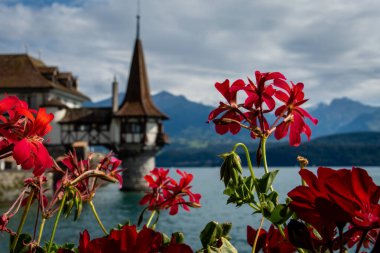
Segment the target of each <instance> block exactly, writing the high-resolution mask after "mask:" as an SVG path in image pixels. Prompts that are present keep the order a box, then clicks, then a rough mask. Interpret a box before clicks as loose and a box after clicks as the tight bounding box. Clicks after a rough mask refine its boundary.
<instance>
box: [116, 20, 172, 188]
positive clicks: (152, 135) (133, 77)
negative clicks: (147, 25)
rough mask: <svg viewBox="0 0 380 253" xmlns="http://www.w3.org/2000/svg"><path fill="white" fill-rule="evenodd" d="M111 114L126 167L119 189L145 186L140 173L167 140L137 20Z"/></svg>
mask: <svg viewBox="0 0 380 253" xmlns="http://www.w3.org/2000/svg"><path fill="white" fill-rule="evenodd" d="M138 18H139V17H138ZM138 22H139V20H138ZM114 117H115V120H116V121H117V122H118V124H119V126H120V136H119V138H120V139H119V142H120V144H118V146H119V148H118V156H119V158H121V159H122V160H123V167H124V168H127V170H126V171H124V173H123V179H124V183H123V189H124V190H142V189H145V188H146V187H147V185H146V182H145V180H144V178H143V177H144V175H146V174H148V173H149V171H150V170H152V169H153V168H154V167H155V155H156V153H157V152H158V151H159V150H160V149H161V148H162V146H163V145H164V144H165V143H166V142H167V136H166V135H165V133H164V132H163V126H162V121H163V120H166V119H168V117H167V116H166V115H165V114H164V113H162V112H161V111H160V110H159V109H158V108H157V107H156V106H155V105H154V103H153V100H152V98H151V95H150V88H149V82H148V75H147V71H146V66H145V60H144V53H143V48H142V43H141V40H140V38H139V23H137V38H136V41H135V46H134V51H133V56H132V63H131V67H130V74H129V80H128V84H127V90H126V94H125V97H124V100H123V102H122V104H121V106H120V107H119V109H118V111H117V112H115V113H114Z"/></svg>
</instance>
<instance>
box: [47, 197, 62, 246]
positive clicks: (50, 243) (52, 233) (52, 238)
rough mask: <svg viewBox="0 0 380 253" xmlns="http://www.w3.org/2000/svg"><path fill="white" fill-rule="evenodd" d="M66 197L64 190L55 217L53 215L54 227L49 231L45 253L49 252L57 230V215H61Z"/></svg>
mask: <svg viewBox="0 0 380 253" xmlns="http://www.w3.org/2000/svg"><path fill="white" fill-rule="evenodd" d="M66 197H67V192H66V191H65V193H64V194H63V198H62V201H61V205H60V206H59V209H58V213H57V217H55V222H54V227H53V231H52V232H51V236H50V241H49V246H48V249H47V253H50V250H51V246H52V244H53V240H54V236H55V231H56V230H57V226H58V221H59V217H60V216H61V213H62V209H63V207H64V205H65V202H66Z"/></svg>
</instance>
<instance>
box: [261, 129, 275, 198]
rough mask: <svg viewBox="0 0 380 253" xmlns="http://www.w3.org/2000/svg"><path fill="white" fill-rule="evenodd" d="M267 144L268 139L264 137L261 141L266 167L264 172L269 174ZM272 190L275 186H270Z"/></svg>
mask: <svg viewBox="0 0 380 253" xmlns="http://www.w3.org/2000/svg"><path fill="white" fill-rule="evenodd" d="M266 142H267V137H265V136H264V137H263V138H262V139H261V154H262V159H263V166H264V171H265V173H269V169H268V163H267V148H266ZM270 190H271V191H273V186H272V185H271V186H270Z"/></svg>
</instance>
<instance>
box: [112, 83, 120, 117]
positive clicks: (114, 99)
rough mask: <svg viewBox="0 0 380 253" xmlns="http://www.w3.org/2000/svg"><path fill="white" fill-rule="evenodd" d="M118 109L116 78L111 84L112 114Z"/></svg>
mask: <svg viewBox="0 0 380 253" xmlns="http://www.w3.org/2000/svg"><path fill="white" fill-rule="evenodd" d="M118 109H119V84H118V83H117V80H116V76H115V77H114V79H113V82H112V112H113V113H116V112H117V111H118Z"/></svg>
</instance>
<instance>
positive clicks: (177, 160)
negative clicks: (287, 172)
mask: <svg viewBox="0 0 380 253" xmlns="http://www.w3.org/2000/svg"><path fill="white" fill-rule="evenodd" d="M245 143H246V144H247V145H248V147H249V149H250V152H251V158H252V159H253V160H255V159H254V157H255V152H256V149H257V145H258V142H257V141H253V140H247V141H246V142H245ZM232 147H233V145H232V144H224V145H221V144H216V145H209V146H208V147H206V148H198V149H194V148H192V149H191V148H187V147H184V146H180V145H173V146H168V147H166V148H165V149H164V150H163V151H162V152H161V153H160V154H159V156H158V157H157V165H159V166H169V167H170V166H194V167H199V166H219V165H220V164H221V162H222V160H221V159H220V158H219V157H218V155H219V154H221V153H225V152H229V151H231V149H232ZM267 153H268V154H267V158H268V163H269V164H270V166H297V161H296V158H297V156H298V155H302V156H304V157H307V158H308V159H309V161H310V165H315V166H354V165H355V166H380V133H372V132H359V133H350V134H339V135H331V136H325V137H320V138H317V139H315V140H312V141H310V142H304V143H302V144H301V145H300V147H290V146H289V145H288V144H287V143H285V142H280V143H271V144H269V145H268V152H267ZM241 158H242V159H243V160H244V159H245V158H244V155H243V154H242V155H241Z"/></svg>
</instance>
